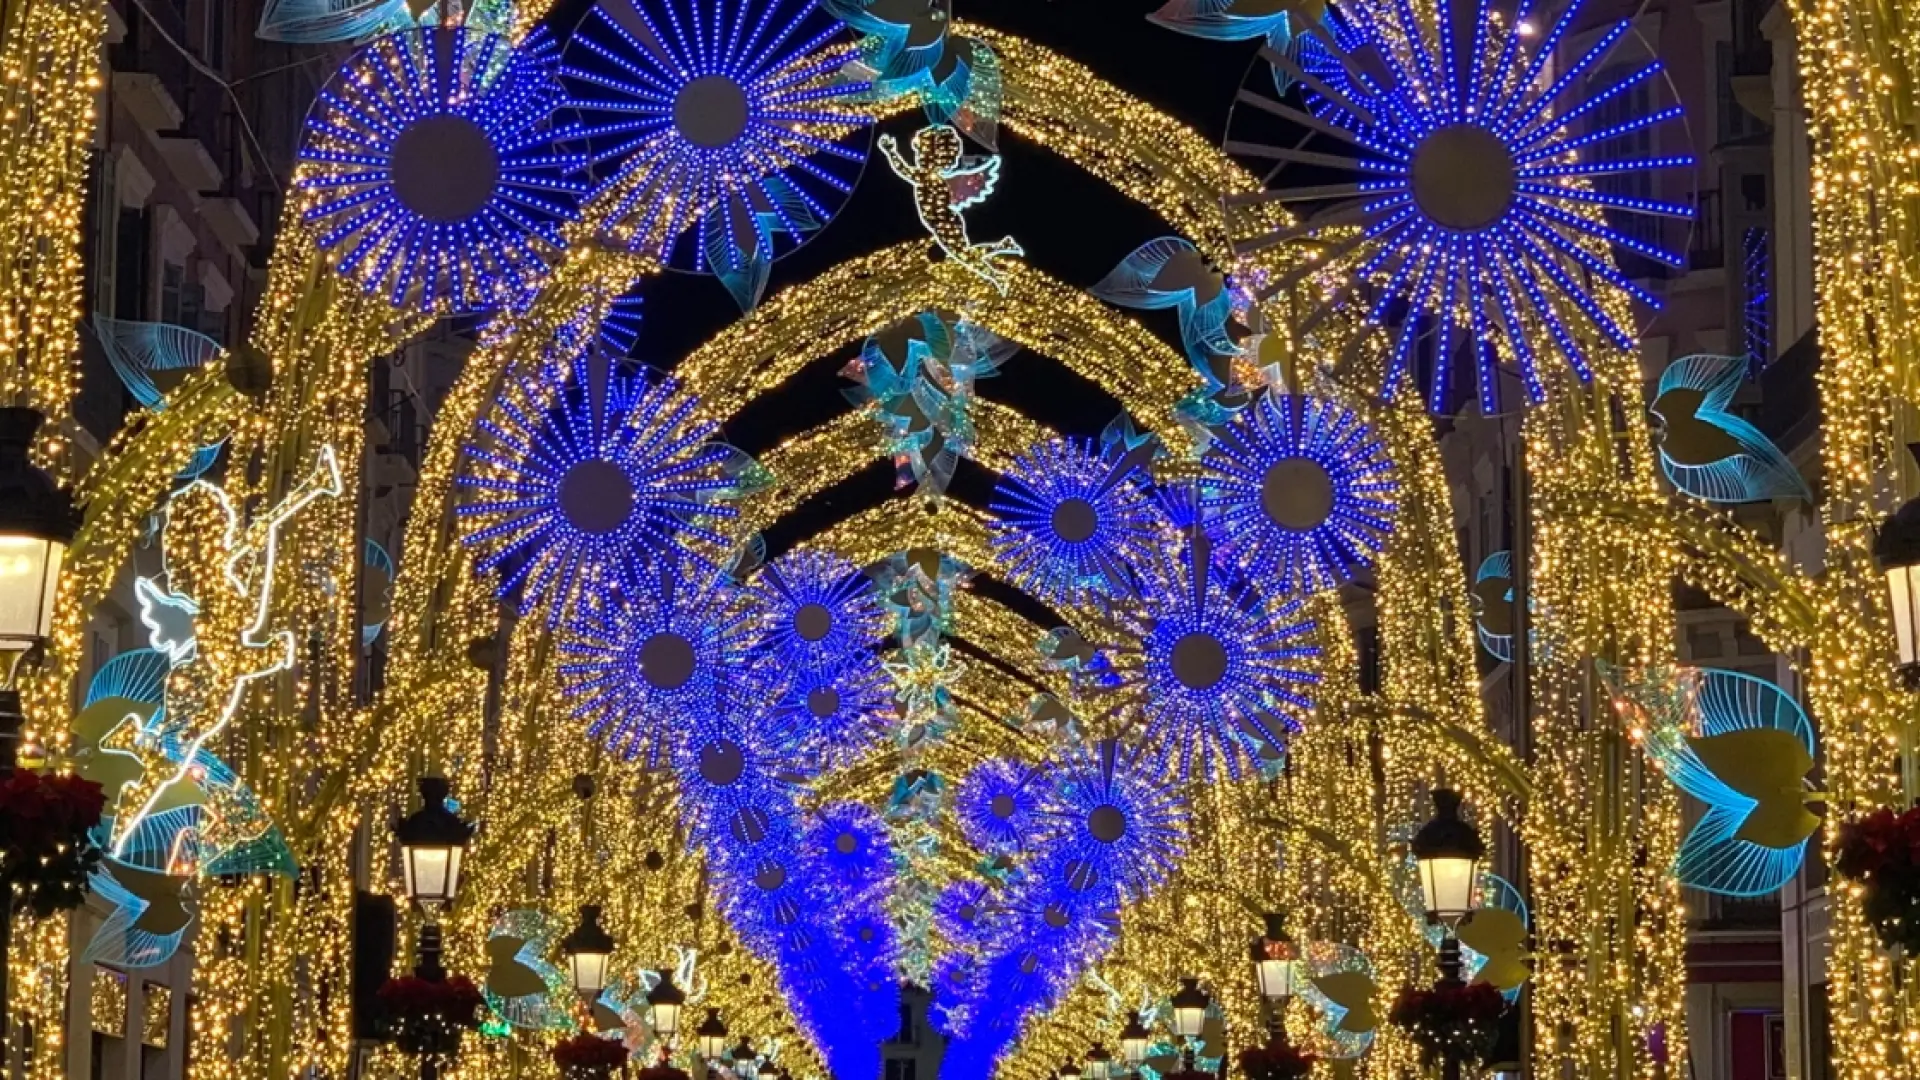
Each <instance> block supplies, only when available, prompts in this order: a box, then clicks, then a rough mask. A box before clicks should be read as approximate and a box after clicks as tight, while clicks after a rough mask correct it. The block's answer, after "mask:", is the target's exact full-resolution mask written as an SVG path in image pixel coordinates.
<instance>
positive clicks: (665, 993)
mask: <svg viewBox="0 0 1920 1080" xmlns="http://www.w3.org/2000/svg"><path fill="white" fill-rule="evenodd" d="M647 1005H648V1007H649V1008H651V1009H652V1010H653V1032H654V1034H656V1035H658V1036H660V1038H661V1039H662V1040H664V1041H665V1042H668V1043H671V1042H672V1041H673V1039H674V1036H676V1035H678V1034H680V1011H681V1010H682V1009H684V1008H686V1006H687V992H686V991H685V990H682V989H680V988H679V987H677V986H675V985H673V972H671V971H663V972H661V973H660V981H659V982H657V983H654V984H653V989H651V990H649V991H647Z"/></svg>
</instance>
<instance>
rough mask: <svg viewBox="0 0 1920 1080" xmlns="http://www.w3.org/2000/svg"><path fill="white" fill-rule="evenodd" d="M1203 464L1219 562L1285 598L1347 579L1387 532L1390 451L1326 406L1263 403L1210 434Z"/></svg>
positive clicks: (1274, 399) (1266, 397) (1268, 399)
mask: <svg viewBox="0 0 1920 1080" xmlns="http://www.w3.org/2000/svg"><path fill="white" fill-rule="evenodd" d="M1200 464H1201V467H1202V468H1203V469H1204V470H1205V475H1204V478H1203V479H1202V482H1201V483H1202V494H1201V499H1200V505H1201V507H1202V509H1203V511H1204V512H1205V513H1206V514H1207V515H1208V519H1209V520H1208V524H1209V526H1210V527H1211V528H1213V529H1214V530H1215V532H1216V533H1217V534H1218V535H1220V536H1221V537H1222V538H1223V539H1224V540H1225V541H1226V542H1225V544H1224V545H1223V547H1224V554H1225V555H1226V556H1227V557H1228V558H1230V559H1231V560H1233V561H1234V562H1235V563H1236V564H1237V565H1239V566H1240V568H1241V569H1242V570H1243V571H1244V572H1245V573H1246V574H1247V576H1248V577H1250V578H1252V579H1253V580H1255V581H1258V582H1260V583H1261V584H1262V585H1263V586H1266V587H1270V588H1272V589H1275V590H1277V591H1279V592H1282V593H1289V592H1306V591H1310V590H1314V589H1321V588H1326V587H1328V586H1331V585H1333V584H1335V583H1336V582H1338V581H1340V580H1342V579H1344V578H1346V577H1347V576H1348V574H1349V573H1350V572H1351V571H1352V569H1353V568H1354V567H1356V566H1363V565H1365V564H1366V563H1367V562H1368V560H1369V559H1370V558H1371V556H1372V555H1373V554H1374V553H1376V552H1378V551H1379V550H1380V545H1381V542H1382V541H1383V539H1384V538H1385V536H1386V534H1387V531H1388V529H1389V528H1390V527H1391V525H1392V518H1393V512H1394V505H1393V499H1392V495H1393V491H1394V487H1395V485H1394V482H1393V475H1392V473H1393V470H1392V467H1391V466H1390V465H1389V464H1388V462H1387V458H1386V449H1385V447H1384V446H1383V445H1382V444H1381V442H1380V441H1379V440H1378V439H1376V438H1375V437H1374V434H1373V429H1372V428H1370V427H1368V426H1367V424H1366V423H1365V422H1364V421H1362V420H1361V419H1360V417H1359V416H1358V415H1357V414H1356V413H1354V412H1352V411H1351V410H1348V409H1346V408H1344V407H1342V406H1340V405H1338V404H1335V403H1334V402H1331V401H1326V400H1323V399H1321V398H1315V397H1307V396H1304V395H1288V394H1271V393H1269V394H1262V395H1261V396H1260V398H1259V400H1258V401H1257V402H1255V403H1254V404H1253V405H1251V406H1250V407H1248V408H1245V409H1242V410H1241V411H1240V412H1239V413H1238V414H1237V415H1236V416H1235V417H1234V419H1233V421H1232V422H1231V423H1229V424H1228V425H1227V426H1226V427H1224V428H1222V429H1220V430H1219V431H1217V432H1216V433H1215V438H1214V440H1213V443H1212V445H1211V446H1209V448H1208V450H1207V452H1206V455H1205V456H1204V457H1202V458H1201V462H1200Z"/></svg>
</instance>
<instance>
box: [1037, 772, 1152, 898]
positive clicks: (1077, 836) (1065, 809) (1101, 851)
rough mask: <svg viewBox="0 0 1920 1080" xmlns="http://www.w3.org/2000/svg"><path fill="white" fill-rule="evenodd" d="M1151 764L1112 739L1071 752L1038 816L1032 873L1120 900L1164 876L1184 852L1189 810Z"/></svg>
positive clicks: (1070, 888) (1135, 895) (1141, 893)
mask: <svg viewBox="0 0 1920 1080" xmlns="http://www.w3.org/2000/svg"><path fill="white" fill-rule="evenodd" d="M1155 765H1156V763H1155V762H1154V761H1153V759H1151V758H1149V757H1145V756H1143V755H1142V754H1141V752H1140V751H1138V750H1132V751H1129V750H1124V749H1122V748H1121V746H1120V745H1119V744H1118V743H1117V742H1115V741H1114V740H1112V739H1107V740H1103V741H1101V742H1100V743H1098V744H1096V745H1094V746H1092V747H1082V748H1080V749H1079V750H1078V751H1077V752H1075V753H1074V754H1073V755H1072V756H1071V757H1070V758H1069V759H1068V760H1067V761H1066V762H1065V763H1064V766H1063V767H1062V768H1060V769H1058V770H1056V771H1055V772H1054V774H1053V777H1052V779H1053V787H1052V790H1050V791H1049V792H1048V793H1047V795H1046V801H1045V802H1044V804H1043V805H1042V807H1041V810H1040V813H1039V822H1040V826H1041V830H1040V840H1039V845H1038V846H1039V848H1040V850H1041V851H1042V852H1043V855H1042V857H1041V869H1040V870H1039V871H1038V872H1037V876H1042V877H1047V878H1051V879H1054V880H1056V881H1058V882H1059V883H1060V884H1063V885H1065V887H1066V889H1067V890H1068V891H1070V892H1074V893H1083V892H1087V891H1088V890H1092V889H1099V888H1109V889H1112V890H1114V892H1115V893H1116V894H1117V895H1118V897H1119V898H1120V900H1121V901H1123V902H1126V901H1132V900H1138V899H1139V898H1141V897H1142V896H1144V895H1146V893H1147V892H1148V890H1150V889H1152V888H1153V887H1154V886H1155V885H1158V884H1159V883H1160V882H1161V881H1163V880H1165V879H1166V876H1167V875H1168V874H1169V873H1171V872H1172V871H1173V866H1174V864H1175V863H1176V862H1178V861H1179V858H1180V855H1181V853H1182V852H1183V851H1184V850H1185V849H1186V835H1187V811H1186V807H1185V805H1184V804H1182V803H1181V801H1180V798H1179V796H1178V795H1176V794H1174V793H1173V791H1171V790H1170V789H1169V787H1168V785H1167V783H1166V781H1165V780H1164V778H1163V777H1162V776H1161V770H1160V769H1158V768H1156V767H1155Z"/></svg>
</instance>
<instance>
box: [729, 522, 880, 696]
mask: <svg viewBox="0 0 1920 1080" xmlns="http://www.w3.org/2000/svg"><path fill="white" fill-rule="evenodd" d="M756 592H757V593H758V594H759V596H760V605H761V609H762V611H763V612H764V613H765V623H764V626H765V633H766V637H765V639H764V646H765V648H766V649H767V651H768V652H769V653H771V654H773V655H774V656H775V657H776V658H777V659H778V660H779V662H780V664H781V665H782V666H783V667H786V668H788V669H790V670H793V671H798V672H804V673H807V674H813V675H820V674H827V673H830V672H832V671H833V670H834V669H835V668H838V667H839V666H841V665H842V664H845V663H847V662H848V661H850V660H852V659H854V658H855V657H856V656H858V655H860V654H862V653H867V652H871V651H872V650H873V649H874V647H875V646H876V645H878V644H879V642H880V639H882V638H883V637H885V636H886V633H887V616H886V612H885V611H884V610H882V608H881V606H880V599H879V596H878V595H877V594H876V592H875V589H874V586H873V579H872V578H869V577H868V576H867V575H866V573H865V571H863V570H861V569H860V568H859V567H858V566H856V565H854V563H853V561H852V560H851V559H847V558H844V557H842V556H839V555H835V554H832V553H830V552H824V551H815V550H812V549H802V550H799V551H795V552H792V553H790V554H787V555H784V556H782V557H780V558H779V559H776V560H774V561H773V562H772V563H771V564H769V565H768V566H767V568H766V569H765V570H763V571H761V573H760V579H759V581H758V583H757V585H756Z"/></svg>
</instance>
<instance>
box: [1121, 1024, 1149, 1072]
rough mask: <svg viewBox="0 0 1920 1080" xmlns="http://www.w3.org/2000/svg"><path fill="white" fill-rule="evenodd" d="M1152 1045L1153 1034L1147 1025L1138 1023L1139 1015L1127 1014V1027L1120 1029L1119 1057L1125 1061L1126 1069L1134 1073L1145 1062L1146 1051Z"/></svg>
mask: <svg viewBox="0 0 1920 1080" xmlns="http://www.w3.org/2000/svg"><path fill="white" fill-rule="evenodd" d="M1152 1043H1153V1033H1152V1032H1150V1031H1148V1030H1147V1025H1145V1024H1143V1023H1141V1022H1140V1014H1139V1013H1137V1012H1130V1013H1128V1014H1127V1026H1126V1027H1123V1028H1121V1029H1120V1056H1121V1057H1122V1058H1124V1059H1125V1060H1126V1063H1127V1068H1129V1069H1132V1070H1133V1071H1134V1072H1136V1073H1137V1072H1139V1071H1140V1066H1142V1065H1144V1064H1146V1062H1147V1050H1148V1048H1149V1047H1150V1046H1151V1045H1152Z"/></svg>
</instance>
